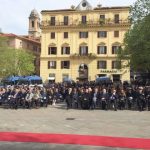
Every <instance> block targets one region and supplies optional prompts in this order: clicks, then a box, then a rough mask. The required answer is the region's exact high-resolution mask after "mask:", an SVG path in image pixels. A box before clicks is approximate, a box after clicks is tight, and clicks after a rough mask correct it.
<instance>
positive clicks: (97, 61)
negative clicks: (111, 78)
mask: <svg viewBox="0 0 150 150" xmlns="http://www.w3.org/2000/svg"><path fill="white" fill-rule="evenodd" d="M97 69H99V61H97Z"/></svg>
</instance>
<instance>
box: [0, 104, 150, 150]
mask: <svg viewBox="0 0 150 150" xmlns="http://www.w3.org/2000/svg"><path fill="white" fill-rule="evenodd" d="M0 122H1V123H0V132H2V131H7V132H32V133H59V134H61V133H63V134H80V135H98V136H113V137H135V138H150V112H148V111H144V112H138V111H127V110H124V111H102V110H75V109H70V110H66V109H65V105H64V104H59V105H56V106H55V107H54V106H49V107H48V108H40V109H31V110H28V109H18V110H12V109H3V108H0ZM2 145H3V144H0V147H1V146H2ZM33 145H34V144H33ZM3 146H4V145H3ZM5 146H8V144H6V143H5ZM46 146H47V144H46ZM33 147H34V146H33ZM72 147H73V148H72V149H74V146H72ZM60 149H64V146H61V148H60ZM70 149H71V148H70ZM79 149H84V147H82V148H79ZM99 149H100V148H99ZM102 149H103V148H102ZM105 149H109V148H105Z"/></svg>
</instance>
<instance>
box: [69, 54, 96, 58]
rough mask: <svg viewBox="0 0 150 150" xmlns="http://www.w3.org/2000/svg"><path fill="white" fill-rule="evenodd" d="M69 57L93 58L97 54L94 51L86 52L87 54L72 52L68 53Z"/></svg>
mask: <svg viewBox="0 0 150 150" xmlns="http://www.w3.org/2000/svg"><path fill="white" fill-rule="evenodd" d="M70 57H71V58H80V57H82V58H90V59H95V58H96V57H97V55H96V54H95V53H88V54H78V53H74V54H72V55H70Z"/></svg>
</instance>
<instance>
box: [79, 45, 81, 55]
mask: <svg viewBox="0 0 150 150" xmlns="http://www.w3.org/2000/svg"><path fill="white" fill-rule="evenodd" d="M79 54H80V55H81V46H80V47H79Z"/></svg>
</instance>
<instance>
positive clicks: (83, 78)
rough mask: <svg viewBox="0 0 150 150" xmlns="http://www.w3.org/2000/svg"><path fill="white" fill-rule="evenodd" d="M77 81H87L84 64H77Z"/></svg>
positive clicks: (86, 69)
mask: <svg viewBox="0 0 150 150" xmlns="http://www.w3.org/2000/svg"><path fill="white" fill-rule="evenodd" d="M78 79H79V81H88V66H87V65H86V64H81V65H80V66H79V77H78Z"/></svg>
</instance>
